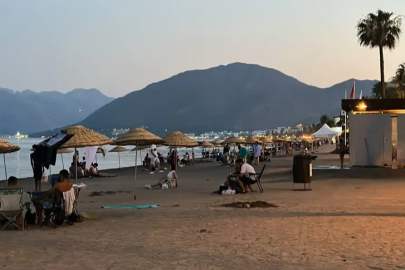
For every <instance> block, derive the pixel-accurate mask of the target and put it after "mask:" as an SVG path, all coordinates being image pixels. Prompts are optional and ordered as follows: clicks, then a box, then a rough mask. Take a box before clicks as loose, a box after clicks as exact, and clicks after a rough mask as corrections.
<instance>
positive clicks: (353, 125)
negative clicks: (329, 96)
mask: <svg viewBox="0 0 405 270" xmlns="http://www.w3.org/2000/svg"><path fill="white" fill-rule="evenodd" d="M342 110H343V111H345V112H346V114H347V122H348V129H349V130H348V131H349V136H350V137H349V146H350V165H351V166H392V168H393V169H396V168H397V166H398V164H405V99H344V100H342Z"/></svg>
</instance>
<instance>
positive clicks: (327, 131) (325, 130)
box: [311, 124, 338, 138]
mask: <svg viewBox="0 0 405 270" xmlns="http://www.w3.org/2000/svg"><path fill="white" fill-rule="evenodd" d="M336 135H338V132H336V131H334V130H333V129H331V128H330V127H329V126H328V125H327V124H323V126H322V127H321V128H320V129H319V130H318V131H317V132H315V133H314V134H312V135H311V136H312V137H315V138H325V137H329V136H336Z"/></svg>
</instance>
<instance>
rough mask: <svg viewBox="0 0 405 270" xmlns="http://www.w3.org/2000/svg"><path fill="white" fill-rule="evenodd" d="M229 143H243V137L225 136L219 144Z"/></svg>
mask: <svg viewBox="0 0 405 270" xmlns="http://www.w3.org/2000/svg"><path fill="white" fill-rule="evenodd" d="M230 143H245V140H244V139H241V138H240V137H235V136H232V137H228V138H226V139H225V140H224V141H223V142H222V143H221V144H230Z"/></svg>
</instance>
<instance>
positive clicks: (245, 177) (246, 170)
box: [236, 158, 256, 192]
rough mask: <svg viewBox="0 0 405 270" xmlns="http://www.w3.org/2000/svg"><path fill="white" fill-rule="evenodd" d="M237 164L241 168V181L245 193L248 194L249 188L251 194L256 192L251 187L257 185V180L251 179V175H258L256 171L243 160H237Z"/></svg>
mask: <svg viewBox="0 0 405 270" xmlns="http://www.w3.org/2000/svg"><path fill="white" fill-rule="evenodd" d="M236 164H238V165H239V166H240V174H239V180H240V181H241V182H242V183H243V188H244V192H247V190H246V189H247V187H249V189H250V191H251V192H254V190H253V189H252V186H251V185H252V184H254V183H256V180H253V179H252V178H250V174H256V171H255V169H254V168H253V167H252V165H249V164H247V163H245V162H244V161H243V159H241V158H238V159H237V160H236Z"/></svg>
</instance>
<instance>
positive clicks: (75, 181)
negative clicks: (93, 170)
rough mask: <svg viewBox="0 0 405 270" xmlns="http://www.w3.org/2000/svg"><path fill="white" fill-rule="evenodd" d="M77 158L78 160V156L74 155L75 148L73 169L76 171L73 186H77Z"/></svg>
mask: <svg viewBox="0 0 405 270" xmlns="http://www.w3.org/2000/svg"><path fill="white" fill-rule="evenodd" d="M77 158H78V156H77V155H76V147H75V167H76V171H75V184H77Z"/></svg>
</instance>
